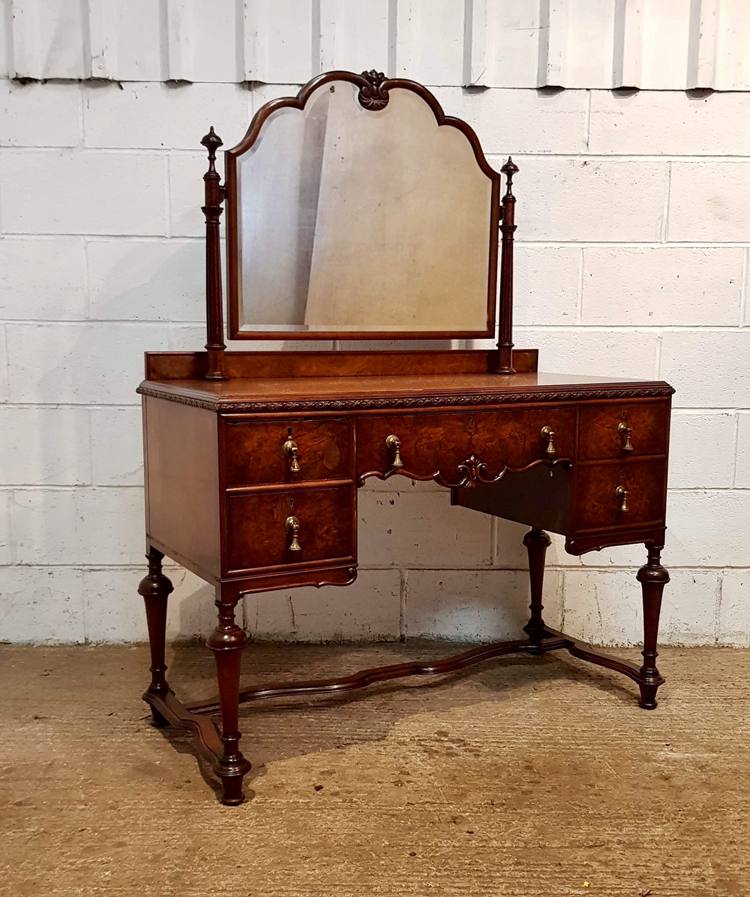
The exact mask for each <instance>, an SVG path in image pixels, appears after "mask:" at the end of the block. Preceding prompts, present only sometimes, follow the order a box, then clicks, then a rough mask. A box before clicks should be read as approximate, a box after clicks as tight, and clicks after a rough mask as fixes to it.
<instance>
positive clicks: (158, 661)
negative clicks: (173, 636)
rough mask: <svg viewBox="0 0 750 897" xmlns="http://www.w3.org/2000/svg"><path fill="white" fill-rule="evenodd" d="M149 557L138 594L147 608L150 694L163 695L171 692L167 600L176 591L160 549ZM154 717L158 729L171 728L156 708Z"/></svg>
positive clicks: (152, 715)
mask: <svg viewBox="0 0 750 897" xmlns="http://www.w3.org/2000/svg"><path fill="white" fill-rule="evenodd" d="M146 557H147V559H148V574H147V575H146V576H144V577H143V579H142V580H141V582H140V584H139V586H138V592H139V594H140V595H143V601H144V603H145V605H146V624H147V625H148V641H149V646H150V648H151V668H150V669H151V684H150V685H149V687H148V688H147V689H146V694H149V693H150V694H154V695H162V694H166V693H167V692H168V691H169V686H168V685H167V679H166V676H165V674H166V672H167V665H166V663H165V662H164V642H165V638H166V629H167V599H168V598H169V594H170V592H172V590H173V588H174V587H173V585H172V583H171V582H170V581H169V579H168V578H167V577H166V576H165V575H164V574H163V573H162V571H161V562H162V559H163V557H164V555H163V554H162V553H161V552H160V551H158V550H157V549H156V548H149V550H148V554H147V555H146ZM144 697H145V695H144ZM151 717H152V722H153V724H154V725H155V726H166V725H167V720H166V719H164V717H163V716H162V715H161V713H159V711H158V710H156V709H155V708H154V707H152V708H151Z"/></svg>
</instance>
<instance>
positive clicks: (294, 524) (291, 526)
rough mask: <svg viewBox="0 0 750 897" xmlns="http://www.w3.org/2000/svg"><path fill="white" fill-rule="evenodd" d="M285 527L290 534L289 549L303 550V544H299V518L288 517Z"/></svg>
mask: <svg viewBox="0 0 750 897" xmlns="http://www.w3.org/2000/svg"><path fill="white" fill-rule="evenodd" d="M284 528H285V529H286V533H287V536H289V545H288V546H287V547H288V548H289V551H302V546H301V545H300V544H299V518H297V517H287V518H286V521H285V522H284Z"/></svg>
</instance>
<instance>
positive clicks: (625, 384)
mask: <svg viewBox="0 0 750 897" xmlns="http://www.w3.org/2000/svg"><path fill="white" fill-rule="evenodd" d="M138 392H139V393H141V394H142V395H147V396H153V397H157V398H163V399H167V400H170V401H176V402H181V403H184V404H189V405H197V406H199V407H205V408H208V409H211V410H215V411H225V412H229V411H244V410H247V411H256V412H257V411H283V410H293V409H302V410H364V409H377V408H391V407H393V408H410V407H413V408H424V407H441V406H462V405H502V404H511V403H512V404H517V403H532V402H550V401H583V400H587V399H592V400H596V399H610V398H611V399H618V398H648V397H665V396H669V395H671V394H672V393H673V392H674V390H673V389H672V387H671V386H670V385H669V384H668V383H666V382H664V381H663V380H655V381H654V380H649V381H643V380H628V379H623V378H612V377H595V376H582V375H577V374H552V373H537V372H534V373H517V374H514V375H512V376H503V375H498V374H488V373H454V374H404V375H394V374H389V375H379V376H372V375H360V376H296V377H257V378H255V377H254V378H234V379H230V380H222V381H210V380H202V379H197V378H188V379H169V380H159V379H149V380H145V381H144V382H143V383H142V384H141V385H140V387H139V388H138Z"/></svg>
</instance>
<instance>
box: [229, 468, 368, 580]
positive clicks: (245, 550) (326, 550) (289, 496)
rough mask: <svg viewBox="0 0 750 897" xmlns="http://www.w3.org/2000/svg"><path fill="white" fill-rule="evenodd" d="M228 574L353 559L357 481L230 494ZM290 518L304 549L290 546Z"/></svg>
mask: <svg viewBox="0 0 750 897" xmlns="http://www.w3.org/2000/svg"><path fill="white" fill-rule="evenodd" d="M226 503H227V530H228V533H227V542H228V547H227V569H226V575H231V574H236V573H237V572H238V571H240V570H265V569H267V568H269V567H281V566H284V567H286V568H290V567H296V566H304V565H308V564H311V563H315V562H320V561H328V560H332V559H337V560H342V559H343V560H345V561H353V560H354V558H355V541H354V514H355V506H356V500H355V490H354V485H353V484H350V485H344V486H333V487H324V488H309V489H304V488H299V489H289V488H284V489H281V490H274V491H271V492H266V491H261V492H243V493H229V494H228V495H227V497H226ZM288 517H297V518H298V519H299V523H300V532H299V541H300V544H301V546H302V550H301V551H298V552H293V551H290V550H289V545H290V537H289V533H288V532H287V530H286V529H285V521H286V519H287V518H288Z"/></svg>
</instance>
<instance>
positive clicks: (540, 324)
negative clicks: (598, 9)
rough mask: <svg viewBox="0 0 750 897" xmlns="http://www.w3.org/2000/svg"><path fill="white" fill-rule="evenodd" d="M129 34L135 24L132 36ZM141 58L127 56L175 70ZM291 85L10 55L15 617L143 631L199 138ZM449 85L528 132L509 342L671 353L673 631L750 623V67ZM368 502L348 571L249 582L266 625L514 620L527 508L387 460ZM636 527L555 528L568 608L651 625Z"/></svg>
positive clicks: (2, 610)
mask: <svg viewBox="0 0 750 897" xmlns="http://www.w3.org/2000/svg"><path fill="white" fill-rule="evenodd" d="M255 5H257V6H258V8H259V9H260V7H261V6H262V4H255ZM338 6H343V4H338ZM338 6H337V5H336V4H334V5H331V4H330V3H326V4H325V15H326V16H328V15H333V16H338V15H340V13H336V11H335V8H334V7H336V8H338ZM450 6H451V4H447V6H446V8H448V7H450ZM415 8H416V7H415ZM268 9H269V10H270V5H269V6H268ZM267 11H268V10H267ZM380 25H382V22H381V23H380ZM380 25H378V27H380ZM402 26H403V28H404V29H406V30H404V31H403V33H402V40H403V41H405V40H406V38H405V37H403V35H406V34H407V33H408V27H409V24H408V22H406V21H404V22H403V23H402ZM412 26H413V23H412ZM323 30H324V32H325V33H326V34H328V36H329V37H330V33H331V29H330V28H329V26H327V25H326V26H325V27H324V29H323ZM137 37H138V36H137V35H136V34H130V32H129V31H128V32H123V33H122V34H120V35H119V39H120V46H121V47H122V48H126V47H131V48H133V47H137V46H138V41H137ZM326 40H328V38H326ZM324 43H325V42H324ZM422 43H423V44H424V45H425V46H426V43H425V42H422ZM454 50H455V47H453V48H451V47H446V54H447V55H446V58H445V59H443V58H441V60H440V65H439V68H440V70H441V71H444V70H446V68H450V67H451V66H453V67H454V68H455V65H456V60H457V59H458V58H459V57H458V56H455V54H454V53H453V51H454ZM144 52H145V51H144ZM305 52H307V50H306V51H305ZM332 52H333V49H332V48H331V47H330V46H328V45H327V44H326V46H323V44H321V53H323V54H325V53H328V54H330V53H332ZM336 52H337V53H338V52H340V51H339V50H337V51H336ZM352 52H354V48H352ZM400 52H402V57H401V58H402V59H410V58H412V57H410V56H409V55H408V54H409V53H412V54H413V56H414V60H413V61H414V66H415V68H414V72H413V73H414V74H417V75H424V73H425V71H428V70H429V66H430V64H431V61H430V59H429V58H428V57H427V56H425V55H424V54H423V53H421V51H419V49H418V48H417V49H416V50H415V49H414V47H413V46H411V45H409V46H407V44H406V43H404V44H403V46H402V47H401V51H400ZM451 54H453V55H451ZM454 56H455V59H454ZM123 58H124V57H123ZM143 58H144V60H145V59H146V56H144V57H143ZM129 59H130V61H129V63H128V64H129V65H130V69H131V70H132V71H131V73H132V74H134V76H135V77H138V76H140V77H141V78H144V77H157V76H158V74H157V73H156V72H152V68H153V66H152V67H151V68H149V66H148V65H146V63H145V62H139V60H138V58H137V57H132V58H131V57H129ZM451 60H453V61H451ZM178 61H179V60H178ZM261 63H262V65H263V66H264V67H265V69H266V70H269V69H270V68H273V59H269V60H265V61H263V60H260V62H259V64H261ZM176 64H177V63H176V62H175V65H176ZM351 64H355V62H354V61H352V63H351ZM367 64H368V66H369V64H370V63H369V60H368V62H367ZM227 65H229V63H227ZM139 66H140V68H139ZM306 66H307V59H305V62H304V65H303V68H304V67H306ZM360 67H363V66H360ZM285 72H286V74H285V75H284V76H283V77H282V76H281V75H279V77H280V80H285V79H286V80H288V79H289V78H293V77H294V74H293V73H291V74H290V72H289V69H288V67H287V68H286V69H285ZM139 73H140V74H139ZM305 74H306V72H305ZM234 77H235V76H234V75H230V73H226V80H232V78H234ZM291 90H292V89H290V88H288V87H284V86H280V85H265V86H263V87H262V88H260V89H256V90H247V89H246V87H245V86H240V85H237V84H233V83H223V84H221V83H217V84H207V83H206V84H192V85H180V86H166V85H164V84H161V83H157V82H156V81H152V82H141V83H130V84H124V85H123V89H122V90H121V89H120V88H119V87H118V86H117V85H116V84H114V83H110V84H107V85H100V84H92V83H86V82H83V83H81V84H76V83H47V84H28V85H20V84H18V83H15V82H9V81H7V80H6V81H0V119H1V120H0V434H2V435H1V436H0V595H1V596H2V603H1V604H0V638H3V639H9V640H12V641H30V640H32V641H41V642H80V641H86V640H92V641H119V640H123V641H131V640H139V639H143V638H144V637H145V633H146V631H145V621H144V619H143V613H142V607H141V601H140V599H139V597H138V595H137V594H136V586H137V583H138V580H139V579H140V577H141V576H142V575H143V565H142V559H141V555H142V552H143V529H142V521H143V495H142V477H143V473H142V448H141V431H140V412H139V406H138V402H137V401H136V400H137V397H136V395H135V391H134V390H135V386H136V385H137V383H138V381H139V379H140V376H141V367H142V353H143V351H144V350H145V349H166V348H186V347H198V346H200V345H201V343H202V341H203V331H202V324H201V319H202V315H203V267H202V266H203V257H202V243H201V239H200V237H201V236H202V215H201V212H200V208H199V207H200V203H201V194H202V184H201V177H202V174H203V171H204V169H205V161H204V155H203V153H202V152H201V151H200V149H199V146H198V142H199V140H200V138H201V136H202V135H203V133H204V132H205V131H206V129H207V126H208V124H210V123H213V124H215V125H216V127H217V130H218V131H219V133H220V134H221V135H222V137H223V138H224V141H225V144H226V145H231V143H232V142H234V141H236V140H237V139H238V138H239V137H240V136H241V134H242V132H243V131H244V128H245V125H246V124H247V121H248V119H249V116H250V114H251V111H252V110H254V109H256V108H257V107H258V105H259V104H260V103H261V102H262V101H265V100H266V99H269V98H271V97H273V96H278V95H281V94H288V93H289V92H291ZM436 92H437V93H438V95H439V97H440V98H441V100H442V102H443V103H444V105H445V107H446V110H447V111H448V112H451V113H454V114H456V115H459V116H463V117H465V118H467V119H468V120H469V121H470V122H472V123H474V124H475V125H476V127H477V130H478V131H479V134H480V137H481V138H482V139H483V140H484V142H485V146H486V149H487V152H488V153H490V154H491V155H492V158H493V160H494V161H499V160H500V159H501V158H502V157H503V156H504V155H506V154H508V153H513V155H514V157H516V158H517V160H518V161H519V164H520V166H521V172H520V174H519V175H518V177H517V179H516V183H517V195H518V207H517V220H518V224H519V227H518V233H517V238H518V241H519V243H518V254H517V297H518V298H517V312H516V320H517V324H518V328H517V338H516V342H517V344H518V345H531V346H533V345H538V346H540V348H541V349H542V364H543V367H544V368H546V369H547V370H554V371H561V372H565V371H568V372H571V373H576V372H581V373H595V374H603V375H615V376H618V375H619V376H632V377H658V376H660V377H664V378H665V379H668V380H670V381H671V382H673V383H674V385H675V386H676V388H677V390H678V392H677V395H676V397H675V414H674V424H673V437H672V442H673V445H672V456H671V471H670V487H671V493H670V500H669V524H670V528H669V532H668V538H667V547H666V550H665V553H664V558H665V563H667V565H668V566H669V567H670V569H671V572H672V583H671V584H670V586H669V587H668V588H667V591H666V593H665V604H664V616H663V620H664V623H663V627H662V633H663V636H662V637H663V641H665V642H672V643H684V644H698V643H707V644H712V643H716V642H718V643H721V644H739V645H748V644H750V548H748V544H749V542H748V531H750V395H749V394H748V393H749V391H750V371H749V370H748V367H749V366H750V361H748V359H750V329H749V328H748V325H749V324H750V303H749V302H748V249H749V248H750V217H748V216H749V215H750V212H749V211H748V210H750V130H749V129H750V94H748V93H734V94H726V95H721V94H714V95H711V96H701V97H695V96H688V95H686V94H684V93H682V92H679V91H665V92H654V91H644V92H641V93H637V94H630V95H623V94H612V93H610V92H607V91H586V90H566V91H563V92H557V93H545V92H537V91H535V90H531V89H521V90H509V89H501V88H491V89H487V90H482V91H475V90H472V91H464V90H462V89H461V88H458V87H440V88H436ZM321 345H322V346H323V347H326V346H325V344H321ZM359 502H360V504H359V516H360V548H361V552H360V553H361V561H362V566H361V570H360V576H359V579H358V580H357V582H356V583H355V584H354V585H353V586H351V587H348V588H329V589H323V590H315V589H306V590H300V591H297V592H295V593H294V594H289V593H285V592H279V593H273V594H270V595H266V596H251V597H248V598H247V599H246V600H245V602H244V607H245V620H246V624H247V627H248V629H249V630H250V631H252V632H253V633H254V634H257V635H259V636H271V637H274V638H294V639H313V640H318V639H326V638H340V637H341V638H356V639H360V638H362V639H367V638H398V637H400V636H403V635H421V634H426V635H439V636H443V637H448V638H469V639H474V638H481V637H494V636H504V635H512V634H516V633H517V632H518V629H519V626H520V625H522V624H523V622H524V620H525V617H526V603H527V585H526V578H525V575H524V573H523V570H524V567H525V551H524V549H523V547H522V545H521V538H522V536H523V532H524V527H521V526H518V525H516V524H513V523H508V522H506V521H492V520H487V519H485V518H483V517H482V516H481V515H478V514H473V513H472V512H470V511H465V510H463V509H458V508H450V506H449V502H448V496H447V494H446V493H445V492H442V491H441V490H439V489H438V487H436V486H435V485H434V484H427V485H425V484H421V485H418V486H415V485H413V484H410V483H408V482H399V481H390V482H389V483H387V484H382V483H373V484H370V485H368V486H367V487H366V488H365V489H363V490H361V492H360V495H359ZM643 554H644V553H643V549H642V547H639V546H636V547H628V546H626V547H623V548H617V549H611V550H608V551H604V552H600V553H595V554H592V555H588V556H585V557H584V558H582V559H577V558H572V557H570V556H568V555H566V554H565V553H564V550H563V548H562V540H561V539H560V538H558V537H555V538H554V539H553V544H552V547H551V549H550V552H549V560H550V569H549V573H548V576H547V596H546V599H545V604H546V606H547V609H548V618H549V620H550V622H552V623H555V624H557V623H560V622H562V621H564V622H565V625H566V627H567V628H568V629H570V630H571V631H573V632H578V633H580V634H581V635H583V636H585V637H588V638H591V639H593V640H594V641H599V642H605V643H612V644H614V643H632V642H637V641H638V640H639V639H640V627H641V622H640V590H639V586H638V584H637V582H636V580H635V576H634V573H635V567H637V566H638V565H640V563H642V560H643ZM170 575H171V576H172V578H173V579H174V581H175V586H176V592H175V595H174V597H173V598H172V601H171V608H172V612H171V615H170V620H169V631H170V635H171V636H172V637H176V636H183V637H190V636H193V635H196V634H200V633H206V632H207V631H208V630H209V629H210V628H211V626H212V621H213V617H214V608H213V605H212V603H211V595H210V590H209V589H208V588H207V587H206V586H205V585H203V584H202V583H200V581H199V580H197V579H196V578H195V577H194V576H192V575H190V574H187V573H185V572H184V571H181V570H180V569H179V568H176V567H173V568H171V570H170Z"/></svg>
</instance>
